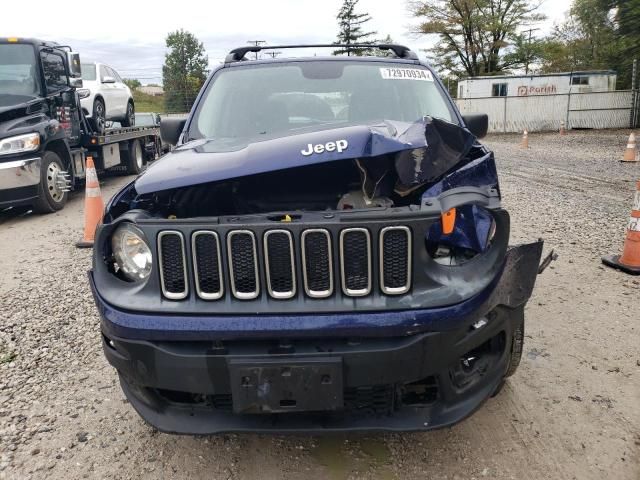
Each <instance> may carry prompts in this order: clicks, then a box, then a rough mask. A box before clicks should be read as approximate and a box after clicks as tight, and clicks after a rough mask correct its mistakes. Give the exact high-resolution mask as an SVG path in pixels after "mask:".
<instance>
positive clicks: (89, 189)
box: [76, 157, 104, 248]
mask: <svg viewBox="0 0 640 480" xmlns="http://www.w3.org/2000/svg"><path fill="white" fill-rule="evenodd" d="M103 213H104V202H103V201H102V193H100V183H99V182H98V174H97V173H96V166H95V165H94V163H93V158H92V157H87V175H86V186H85V189H84V236H83V238H82V240H81V241H79V242H77V243H76V247H78V248H92V247H93V240H94V238H95V235H96V227H97V226H98V224H99V223H100V220H101V219H102V215H103Z"/></svg>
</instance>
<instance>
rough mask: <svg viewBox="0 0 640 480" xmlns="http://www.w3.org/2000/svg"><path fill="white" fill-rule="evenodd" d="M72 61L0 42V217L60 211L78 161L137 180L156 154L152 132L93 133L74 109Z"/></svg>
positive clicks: (55, 50)
mask: <svg viewBox="0 0 640 480" xmlns="http://www.w3.org/2000/svg"><path fill="white" fill-rule="evenodd" d="M81 87H82V78H81V68H80V55H79V54H78V53H76V52H74V51H73V50H72V49H71V47H69V46H67V45H60V44H58V43H54V42H47V41H42V40H36V39H29V38H15V37H9V38H0V210H2V209H4V208H7V207H12V206H18V205H31V206H32V207H33V209H34V211H36V212H39V213H51V212H55V211H57V210H61V209H62V208H64V205H65V204H66V202H67V198H68V195H69V192H70V191H72V190H75V189H77V188H79V187H81V186H82V185H83V184H84V179H85V172H86V158H87V157H88V156H91V157H92V158H93V160H94V163H95V165H96V168H97V169H98V170H107V169H112V168H114V167H119V168H120V170H124V171H126V173H128V174H138V173H140V172H141V171H142V170H143V169H144V167H145V164H146V163H147V162H148V161H150V160H153V159H154V158H156V157H157V155H158V154H159V153H160V152H158V151H157V147H156V146H157V145H159V144H160V142H159V131H158V129H157V128H153V127H128V128H110V129H107V130H106V131H105V132H104V133H103V134H98V133H97V130H96V129H95V128H94V127H95V126H94V125H93V124H92V123H91V122H90V120H89V119H87V118H86V117H85V116H84V113H83V112H82V109H81V108H80V99H79V96H78V93H77V89H79V88H81Z"/></svg>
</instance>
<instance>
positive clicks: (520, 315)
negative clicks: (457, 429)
mask: <svg viewBox="0 0 640 480" xmlns="http://www.w3.org/2000/svg"><path fill="white" fill-rule="evenodd" d="M516 317H517V318H516V322H517V325H516V327H515V328H514V330H513V336H512V338H511V352H510V355H509V365H508V367H507V371H506V373H505V374H504V377H503V379H502V380H501V381H500V383H499V384H498V386H497V387H496V389H495V390H494V391H493V393H492V394H491V396H492V397H495V396H496V395H498V394H499V393H500V392H501V391H502V388H503V387H504V384H505V383H506V381H507V378H509V377H510V376H511V375H513V374H514V373H516V370H517V369H518V366H519V365H520V360H522V349H523V347H524V309H523V308H520V309H518V311H517V312H516Z"/></svg>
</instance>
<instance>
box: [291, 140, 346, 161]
mask: <svg viewBox="0 0 640 480" xmlns="http://www.w3.org/2000/svg"><path fill="white" fill-rule="evenodd" d="M348 146H349V143H348V142H347V141H346V140H336V141H335V142H327V143H317V144H316V145H313V144H311V143H310V144H308V145H307V148H306V150H300V153H301V154H302V155H304V156H305V157H308V156H309V155H311V154H313V153H323V152H338V153H342V151H343V150H346V149H347V147H348Z"/></svg>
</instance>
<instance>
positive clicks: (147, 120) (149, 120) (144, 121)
mask: <svg viewBox="0 0 640 480" xmlns="http://www.w3.org/2000/svg"><path fill="white" fill-rule="evenodd" d="M155 125H156V123H155V121H154V118H153V115H151V114H150V113H136V126H138V127H151V126H155Z"/></svg>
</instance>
